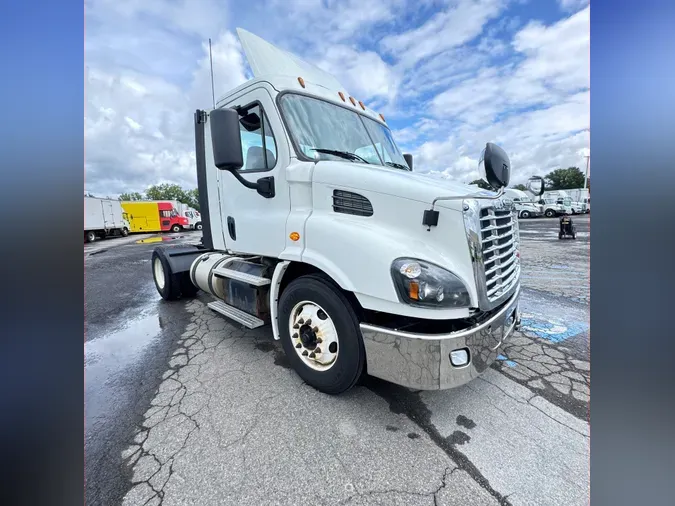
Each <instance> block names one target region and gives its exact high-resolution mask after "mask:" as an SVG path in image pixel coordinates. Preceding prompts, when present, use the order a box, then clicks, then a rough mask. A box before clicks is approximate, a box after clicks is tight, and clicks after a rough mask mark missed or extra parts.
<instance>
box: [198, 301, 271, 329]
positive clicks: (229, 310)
mask: <svg viewBox="0 0 675 506" xmlns="http://www.w3.org/2000/svg"><path fill="white" fill-rule="evenodd" d="M208 307H209V308H211V309H213V310H214V311H215V312H217V313H220V314H222V315H223V316H227V317H228V318H230V319H231V320H234V321H236V322H238V323H241V324H242V325H243V326H244V327H246V328H249V329H256V328H258V327H262V326H263V325H265V322H264V321H262V320H261V319H260V318H258V317H257V316H253V315H251V314H248V313H246V312H244V311H242V310H241V309H237V308H236V307H233V306H230V305H229V304H225V303H224V302H223V301H222V300H217V301H214V302H209V304H208Z"/></svg>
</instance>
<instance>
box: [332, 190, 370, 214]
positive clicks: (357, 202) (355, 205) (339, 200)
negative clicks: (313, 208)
mask: <svg viewBox="0 0 675 506" xmlns="http://www.w3.org/2000/svg"><path fill="white" fill-rule="evenodd" d="M333 211H334V212H336V213H342V214H352V215H355V216H372V215H373V206H372V204H371V203H370V200H368V199H367V198H366V197H364V196H363V195H359V194H358V193H353V192H348V191H344V190H333Z"/></svg>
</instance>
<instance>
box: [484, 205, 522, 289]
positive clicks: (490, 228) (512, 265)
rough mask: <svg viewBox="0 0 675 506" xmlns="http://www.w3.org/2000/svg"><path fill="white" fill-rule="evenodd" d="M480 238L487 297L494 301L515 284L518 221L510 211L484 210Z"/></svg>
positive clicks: (488, 208)
mask: <svg viewBox="0 0 675 506" xmlns="http://www.w3.org/2000/svg"><path fill="white" fill-rule="evenodd" d="M480 234H481V247H482V253H483V255H482V256H483V267H484V271H485V285H486V290H487V293H486V295H487V297H488V299H489V300H490V301H494V300H496V299H498V298H499V297H500V296H501V295H502V294H504V293H505V292H507V291H508V290H509V289H510V288H511V287H512V286H513V284H514V283H515V282H517V280H518V271H519V268H518V267H519V258H518V255H517V252H518V220H517V218H516V217H515V215H514V213H512V211H511V209H509V208H507V209H496V208H494V207H486V208H483V209H481V211H480Z"/></svg>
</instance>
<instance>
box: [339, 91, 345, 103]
mask: <svg viewBox="0 0 675 506" xmlns="http://www.w3.org/2000/svg"><path fill="white" fill-rule="evenodd" d="M338 95H340V98H341V99H342V101H343V102H344V101H345V94H344V93H342V92H341V91H338Z"/></svg>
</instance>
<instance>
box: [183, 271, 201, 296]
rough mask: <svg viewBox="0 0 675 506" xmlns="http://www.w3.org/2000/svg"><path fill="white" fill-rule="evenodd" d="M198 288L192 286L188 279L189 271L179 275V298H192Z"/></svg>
mask: <svg viewBox="0 0 675 506" xmlns="http://www.w3.org/2000/svg"><path fill="white" fill-rule="evenodd" d="M198 291H199V288H197V287H196V286H195V285H194V284H192V280H191V279H190V271H188V272H183V273H181V275H180V296H181V297H182V298H184V297H194V296H195V295H197V292H198Z"/></svg>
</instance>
